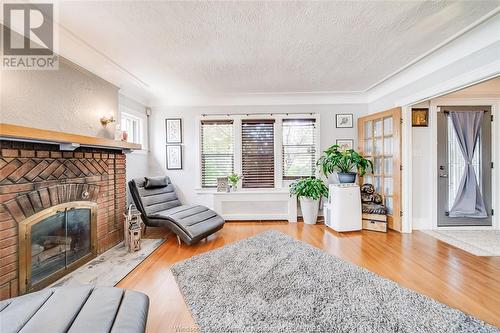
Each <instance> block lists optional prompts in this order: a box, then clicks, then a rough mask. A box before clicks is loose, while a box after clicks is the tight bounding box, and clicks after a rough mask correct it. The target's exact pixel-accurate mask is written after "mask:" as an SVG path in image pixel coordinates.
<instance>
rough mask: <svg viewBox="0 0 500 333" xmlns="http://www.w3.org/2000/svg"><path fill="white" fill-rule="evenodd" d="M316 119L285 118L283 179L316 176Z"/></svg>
mask: <svg viewBox="0 0 500 333" xmlns="http://www.w3.org/2000/svg"><path fill="white" fill-rule="evenodd" d="M315 161H316V120H315V119H283V179H296V178H299V177H310V176H314V172H315V164H316V163H315Z"/></svg>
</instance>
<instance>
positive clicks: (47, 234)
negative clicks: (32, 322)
mask: <svg viewBox="0 0 500 333" xmlns="http://www.w3.org/2000/svg"><path fill="white" fill-rule="evenodd" d="M96 214H97V203H94V202H90V201H72V202H66V203H63V204H59V205H56V206H52V207H50V208H48V209H45V210H43V211H40V212H39V213H37V214H34V215H32V216H30V217H29V218H27V219H26V220H24V221H22V222H21V223H20V224H19V277H20V285H19V288H20V291H21V293H25V292H29V291H34V290H38V289H41V288H43V287H46V286H47V285H49V284H51V283H52V282H54V281H56V280H57V279H59V278H60V277H62V276H63V275H65V274H67V273H68V272H69V271H72V270H74V269H76V268H77V267H79V266H81V265H82V264H83V263H85V262H87V261H89V260H90V259H92V258H94V257H95V256H96V254H97V248H96V239H97V237H96V221H97V218H96V217H97V216H96Z"/></svg>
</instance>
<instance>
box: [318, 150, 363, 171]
mask: <svg viewBox="0 0 500 333" xmlns="http://www.w3.org/2000/svg"><path fill="white" fill-rule="evenodd" d="M339 148H340V147H339V145H333V146H331V147H330V148H328V149H327V150H325V151H324V152H323V155H322V156H321V157H320V158H319V160H318V161H317V162H316V165H317V166H319V167H321V171H322V172H323V174H324V175H325V176H326V177H328V176H329V175H330V174H331V173H333V172H343V173H349V172H355V171H357V172H358V173H359V175H360V176H364V174H365V173H366V171H367V170H368V169H372V170H373V163H372V161H370V160H368V159H366V158H364V157H363V156H362V155H361V154H359V153H358V152H356V151H355V150H353V149H346V150H340V149H339Z"/></svg>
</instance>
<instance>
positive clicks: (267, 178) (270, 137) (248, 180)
mask: <svg viewBox="0 0 500 333" xmlns="http://www.w3.org/2000/svg"><path fill="white" fill-rule="evenodd" d="M241 139H242V142H241V144H242V171H243V187H245V188H269V187H274V120H242V124H241Z"/></svg>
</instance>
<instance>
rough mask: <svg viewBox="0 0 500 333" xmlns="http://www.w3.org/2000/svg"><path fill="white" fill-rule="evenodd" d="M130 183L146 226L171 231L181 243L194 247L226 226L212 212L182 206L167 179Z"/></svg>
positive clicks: (197, 206)
mask: <svg viewBox="0 0 500 333" xmlns="http://www.w3.org/2000/svg"><path fill="white" fill-rule="evenodd" d="M128 184H129V187H130V192H131V194H132V198H133V199H134V202H135V205H136V206H137V209H138V210H139V212H141V215H142V219H143V222H144V224H145V225H146V226H152V227H167V228H169V229H170V230H171V231H172V232H173V233H175V234H176V235H177V240H178V241H179V243H180V240H183V241H184V242H185V243H186V244H194V243H196V242H198V241H200V240H202V239H203V238H205V237H207V236H209V235H211V234H213V233H214V232H216V231H218V230H220V229H221V228H222V227H223V226H224V219H223V218H222V217H221V216H219V215H218V214H217V213H216V212H214V211H213V210H211V209H208V208H207V207H205V206H200V205H183V204H182V203H181V202H180V201H179V199H178V197H177V195H176V193H175V190H174V186H173V185H172V183H171V182H170V178H168V177H166V176H165V177H144V178H136V179H133V180H131V181H129V183H128Z"/></svg>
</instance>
